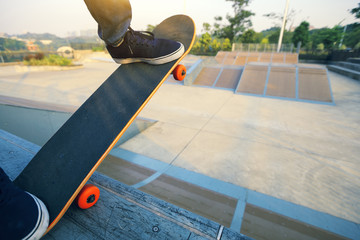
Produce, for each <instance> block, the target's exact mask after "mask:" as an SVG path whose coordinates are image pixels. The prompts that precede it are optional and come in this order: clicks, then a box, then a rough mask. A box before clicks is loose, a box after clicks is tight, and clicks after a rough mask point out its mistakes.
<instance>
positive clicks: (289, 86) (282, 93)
mask: <svg viewBox="0 0 360 240" xmlns="http://www.w3.org/2000/svg"><path fill="white" fill-rule="evenodd" d="M266 95H267V96H274V97H286V98H296V68H295V67H292V66H289V67H272V68H271V70H270V75H269V80H268V85H267V89H266Z"/></svg>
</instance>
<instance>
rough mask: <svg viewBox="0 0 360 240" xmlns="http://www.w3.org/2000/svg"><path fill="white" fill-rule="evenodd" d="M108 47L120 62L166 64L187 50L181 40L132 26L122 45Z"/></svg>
mask: <svg viewBox="0 0 360 240" xmlns="http://www.w3.org/2000/svg"><path fill="white" fill-rule="evenodd" d="M106 48H107V50H108V51H109V53H110V55H111V56H112V58H113V59H114V61H115V62H117V63H120V64H128V63H134V62H146V63H149V64H154V65H157V64H164V63H167V62H171V61H173V60H176V59H178V58H179V57H181V55H182V54H183V53H184V51H185V48H184V45H183V44H182V43H180V42H176V41H172V40H166V39H158V38H155V37H154V34H153V33H151V32H138V31H134V30H132V29H131V28H130V27H129V30H128V31H127V32H126V33H125V36H124V40H123V42H122V43H121V44H120V46H118V47H113V46H110V45H108V46H106Z"/></svg>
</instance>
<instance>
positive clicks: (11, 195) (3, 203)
mask: <svg viewBox="0 0 360 240" xmlns="http://www.w3.org/2000/svg"><path fill="white" fill-rule="evenodd" d="M48 225H49V213H48V211H47V209H46V206H45V205H44V203H43V202H42V201H40V200H39V199H38V198H37V197H35V196H34V195H32V194H30V193H28V192H24V191H23V190H21V189H19V188H18V187H16V186H15V185H14V184H13V183H12V182H11V181H10V179H9V177H8V176H7V175H6V173H5V172H4V171H3V169H2V168H0V239H31V240H34V239H40V238H41V236H42V235H43V234H44V233H45V231H46V229H47V227H48Z"/></svg>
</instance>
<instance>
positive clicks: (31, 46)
mask: <svg viewBox="0 0 360 240" xmlns="http://www.w3.org/2000/svg"><path fill="white" fill-rule="evenodd" d="M26 48H27V50H29V51H30V52H36V51H39V46H38V45H37V44H35V43H34V42H33V41H27V42H26Z"/></svg>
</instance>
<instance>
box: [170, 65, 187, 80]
mask: <svg viewBox="0 0 360 240" xmlns="http://www.w3.org/2000/svg"><path fill="white" fill-rule="evenodd" d="M173 76H174V78H175V80H178V81H182V80H184V78H185V76H186V67H185V66H184V65H181V64H179V65H177V66H176V68H175V69H174V71H173Z"/></svg>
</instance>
